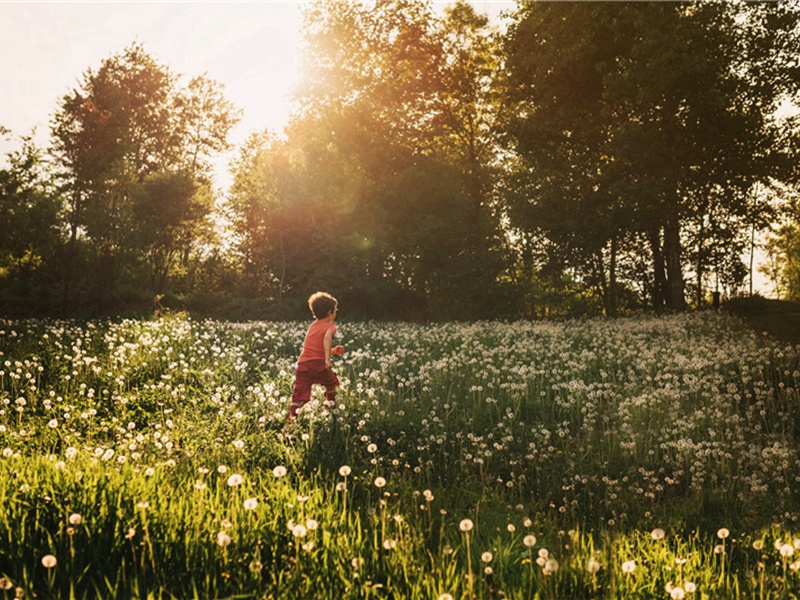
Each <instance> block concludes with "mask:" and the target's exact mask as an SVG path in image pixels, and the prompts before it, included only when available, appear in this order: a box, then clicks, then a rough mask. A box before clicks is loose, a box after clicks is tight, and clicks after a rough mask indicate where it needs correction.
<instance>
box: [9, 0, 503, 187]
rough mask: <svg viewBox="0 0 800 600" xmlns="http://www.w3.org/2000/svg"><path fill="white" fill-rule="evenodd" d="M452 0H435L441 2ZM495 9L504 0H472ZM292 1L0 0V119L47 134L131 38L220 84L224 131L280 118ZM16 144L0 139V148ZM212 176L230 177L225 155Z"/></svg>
mask: <svg viewBox="0 0 800 600" xmlns="http://www.w3.org/2000/svg"><path fill="white" fill-rule="evenodd" d="M449 4H451V2H436V3H435V6H436V7H437V8H444V7H445V6H447V5H449ZM473 5H474V6H475V7H476V9H477V10H478V11H479V12H482V13H488V14H490V15H491V16H492V17H497V15H498V14H499V13H500V11H501V10H506V9H510V8H512V7H513V6H514V2H513V1H512V0H496V1H495V2H473ZM301 6H302V2H300V1H283V2H280V1H278V2H275V1H272V2H264V1H262V2H12V3H4V2H3V1H2V0H0V56H1V57H3V58H2V60H1V61H0V82H2V83H1V84H0V85H2V90H3V91H2V94H0V125H2V126H4V127H6V128H8V129H11V130H12V132H13V133H14V134H16V135H23V134H29V133H30V132H31V130H32V129H33V128H34V127H36V128H37V135H36V138H37V140H39V141H41V142H45V141H46V139H47V136H48V130H49V120H50V117H51V116H52V114H53V112H54V111H55V109H56V105H57V102H58V100H59V98H61V97H62V96H63V95H65V94H66V93H68V92H69V91H70V90H71V89H73V88H75V87H77V86H78V85H79V83H80V79H81V75H82V74H83V73H84V72H85V71H86V70H87V69H88V68H90V67H91V68H97V67H98V66H99V64H100V62H101V61H102V60H103V59H104V58H107V57H109V56H111V55H112V54H116V53H118V52H120V51H122V50H123V49H124V48H125V47H127V46H128V45H129V44H131V43H132V42H134V41H138V42H141V43H142V44H144V47H145V49H146V50H147V51H148V52H149V53H150V54H151V55H153V56H154V57H155V58H156V60H158V61H159V62H160V63H162V64H164V65H166V66H168V67H169V68H170V69H171V70H172V71H174V72H176V73H181V74H185V75H187V76H189V77H191V76H195V75H199V74H202V73H207V75H208V76H209V77H210V78H212V79H215V80H216V81H219V82H220V83H222V84H224V85H225V88H226V96H227V98H228V99H229V100H231V101H232V102H234V104H236V106H237V107H239V108H241V109H243V111H244V112H243V117H242V121H241V123H240V124H239V125H238V126H237V128H236V130H235V131H234V132H233V134H232V136H231V140H232V141H233V143H234V144H239V143H241V142H242V141H244V139H245V138H246V137H247V136H248V135H249V134H250V133H252V132H254V131H259V130H261V129H264V128H265V127H270V128H273V129H280V128H281V127H282V126H283V125H284V124H285V123H286V122H287V120H288V117H289V113H290V109H291V105H290V96H291V92H292V86H293V84H294V83H295V82H296V81H297V78H298V76H299V72H300V68H301V56H300V43H301V36H300V26H301V23H302V17H301ZM17 146H18V144H17V143H12V142H11V141H10V140H2V139H0V154H3V155H4V154H5V152H7V151H8V150H9V149H11V148H16V147H17ZM221 163H222V164H220V166H219V167H218V168H217V181H218V182H219V184H220V185H222V186H223V187H225V186H226V185H227V183H228V182H229V177H228V174H227V173H226V166H225V165H226V163H227V161H225V160H223V161H221Z"/></svg>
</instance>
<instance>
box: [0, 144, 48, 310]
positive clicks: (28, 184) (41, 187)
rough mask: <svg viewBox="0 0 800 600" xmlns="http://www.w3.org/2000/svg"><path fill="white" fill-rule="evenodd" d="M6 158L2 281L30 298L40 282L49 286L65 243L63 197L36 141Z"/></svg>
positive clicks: (1, 186) (0, 183)
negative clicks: (48, 175) (61, 223)
mask: <svg viewBox="0 0 800 600" xmlns="http://www.w3.org/2000/svg"><path fill="white" fill-rule="evenodd" d="M6 158H7V163H8V166H7V167H6V168H4V169H0V230H2V231H3V235H2V237H0V280H3V282H4V283H3V287H4V288H5V290H6V292H9V291H10V289H9V288H11V287H13V288H14V291H15V292H16V293H17V294H18V295H19V296H20V297H22V298H25V297H26V296H27V297H28V299H30V296H31V295H32V293H33V288H34V286H35V285H36V284H37V280H39V281H38V282H39V283H40V284H41V287H43V288H44V287H49V286H48V285H47V284H48V283H49V281H48V279H49V277H48V276H49V275H50V274H51V273H52V270H53V267H54V266H55V265H54V263H55V260H56V256H57V252H58V248H59V246H60V243H61V232H60V230H59V211H60V209H61V197H60V196H59V195H58V192H57V190H56V189H54V187H53V186H52V185H51V184H50V182H49V181H48V180H47V178H46V174H45V165H44V160H43V158H42V152H41V150H40V149H39V148H38V147H36V146H35V145H34V143H33V141H32V140H31V139H30V138H23V139H22V148H21V149H20V150H18V151H12V152H10V153H9V154H8V155H7V157H6ZM42 277H44V279H42ZM44 295H46V296H47V295H49V292H47V291H44Z"/></svg>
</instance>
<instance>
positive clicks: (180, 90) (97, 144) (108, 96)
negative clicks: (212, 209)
mask: <svg viewBox="0 0 800 600" xmlns="http://www.w3.org/2000/svg"><path fill="white" fill-rule="evenodd" d="M179 79H180V78H179V77H177V76H176V75H174V74H173V73H171V72H170V70H169V69H168V68H167V67H165V66H163V65H160V64H159V63H158V62H156V60H155V59H153V57H151V56H150V55H149V54H148V53H147V52H146V51H145V50H144V48H143V47H142V46H141V45H139V44H133V45H131V46H129V47H128V48H126V49H125V50H124V51H123V52H122V53H120V54H116V55H114V56H111V57H110V58H107V59H105V60H103V61H102V63H101V65H100V67H99V68H98V69H97V70H96V71H95V70H92V69H89V70H88V71H87V72H86V73H85V74H84V77H83V80H82V82H81V85H80V86H79V87H78V88H76V89H74V90H72V91H71V92H70V93H69V94H67V95H65V96H64V97H63V98H62V99H61V101H60V103H59V107H58V111H57V112H56V115H55V117H54V119H53V124H52V136H53V146H54V154H55V156H56V158H57V160H58V162H59V164H60V166H61V168H62V176H63V180H64V185H65V189H66V190H67V196H68V198H69V210H68V223H69V230H70V251H69V257H70V259H69V261H68V262H69V267H68V268H67V271H66V273H65V280H64V303H65V305H66V301H67V297H68V292H69V286H70V285H71V281H72V279H73V276H74V264H75V248H76V244H77V240H78V237H79V236H80V235H85V237H86V240H87V241H88V243H89V246H90V248H91V249H92V251H93V254H94V260H95V262H94V279H95V283H96V286H95V289H97V299H98V303H99V305H100V306H101V307H102V302H103V296H104V294H106V293H107V292H108V291H111V290H113V289H114V288H115V286H116V283H117V280H118V277H119V275H120V273H121V272H122V267H123V265H124V264H135V263H136V262H137V261H138V260H139V257H140V256H141V255H142V250H141V249H140V248H138V247H136V246H132V245H131V242H133V241H134V240H139V241H141V240H142V239H143V238H142V236H138V237H137V236H132V235H130V232H131V231H134V230H136V228H137V217H139V216H141V214H142V211H141V209H140V208H137V205H136V203H137V201H144V202H152V201H153V198H154V196H153V194H154V193H155V192H154V190H155V188H154V187H153V186H154V185H156V184H155V180H152V179H151V180H150V183H148V184H145V182H146V181H148V179H150V178H153V177H155V176H156V174H158V173H160V174H162V175H163V177H162V176H159V177H160V181H161V184H163V183H164V182H165V181H166V180H168V179H170V178H171V177H172V176H173V175H174V174H175V173H177V172H181V173H183V175H188V176H190V177H192V178H193V179H194V180H195V183H196V185H198V186H200V187H204V186H205V187H207V186H208V185H209V182H208V170H209V165H208V159H209V157H210V156H212V155H213V154H214V153H216V152H219V151H221V150H224V149H225V148H227V141H226V137H227V134H228V132H229V130H230V128H231V127H232V126H233V125H234V124H235V123H236V122H237V120H238V113H237V112H236V111H235V110H234V109H233V107H232V105H231V104H230V103H229V102H227V101H226V100H225V99H224V97H223V95H222V90H221V87H220V86H219V85H218V84H216V83H214V82H212V81H209V80H208V79H206V78H205V77H197V78H194V79H192V80H191V81H190V82H189V84H188V85H187V86H186V87H185V88H184V87H181V86H180V85H179ZM157 179H158V178H157ZM175 181H177V180H173V183H175ZM159 185H160V184H159ZM141 186H145V187H144V189H143V190H140V189H139V188H140V187H141ZM156 196H157V197H158V198H159V202H162V203H169V202H173V201H174V202H176V203H177V204H178V206H180V205H181V203H182V202H183V199H184V197H183V195H181V194H177V195H158V194H156ZM161 208H163V210H160V209H161ZM160 209H159V210H158V211H156V212H162V213H164V214H166V213H174V212H175V211H174V210H173V209H170V208H168V207H160ZM192 218H193V217H188V219H189V220H191V219H192ZM158 226H161V227H163V229H162V231H161V232H159V233H158V235H157V236H156V237H161V238H163V236H164V235H169V234H170V233H175V232H176V231H177V229H176V228H175V227H174V222H172V221H169V220H166V221H153V220H151V221H150V222H149V224H148V227H149V229H150V232H149V233H148V234H147V236H145V237H147V238H148V239H149V240H150V242H152V240H153V235H155V232H154V231H153V228H154V227H158ZM184 233H185V230H184ZM148 236H149V237H148ZM183 246H184V247H186V244H185V243H183ZM146 253H148V254H150V256H148V257H147V258H146V262H148V263H151V260H152V254H151V253H152V247H151V246H148V249H147V251H146ZM166 264H168V265H169V264H172V261H171V260H170V261H167V262H166ZM151 275H152V273H151ZM159 277H160V276H159Z"/></svg>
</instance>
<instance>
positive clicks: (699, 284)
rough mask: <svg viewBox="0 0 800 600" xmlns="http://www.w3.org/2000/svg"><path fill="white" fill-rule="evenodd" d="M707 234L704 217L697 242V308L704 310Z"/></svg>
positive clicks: (701, 220)
mask: <svg viewBox="0 0 800 600" xmlns="http://www.w3.org/2000/svg"><path fill="white" fill-rule="evenodd" d="M705 232H706V218H705V215H703V216H702V217H701V218H700V234H699V235H698V241H697V266H696V267H695V269H696V271H697V295H696V299H697V308H703V268H704V267H705V260H704V258H703V241H704V240H705Z"/></svg>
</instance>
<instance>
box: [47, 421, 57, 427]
mask: <svg viewBox="0 0 800 600" xmlns="http://www.w3.org/2000/svg"><path fill="white" fill-rule="evenodd" d="M47 426H48V427H49V428H50V429H55V428H56V427H58V419H50V420H49V421H48V422H47Z"/></svg>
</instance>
